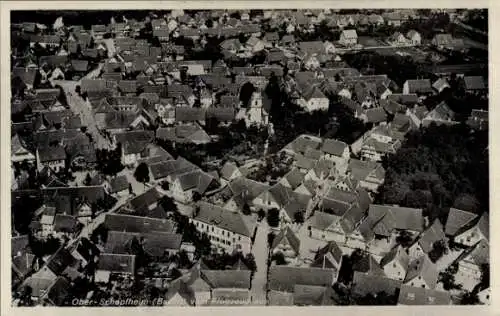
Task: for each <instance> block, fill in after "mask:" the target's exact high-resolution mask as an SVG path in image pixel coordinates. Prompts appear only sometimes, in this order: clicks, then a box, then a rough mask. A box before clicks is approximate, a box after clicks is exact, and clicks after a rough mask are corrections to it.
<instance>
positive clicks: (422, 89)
mask: <svg viewBox="0 0 500 316" xmlns="http://www.w3.org/2000/svg"><path fill="white" fill-rule="evenodd" d="M406 82H407V83H408V90H409V91H408V92H409V93H431V92H432V84H431V81H430V80H429V79H411V80H407V81H406Z"/></svg>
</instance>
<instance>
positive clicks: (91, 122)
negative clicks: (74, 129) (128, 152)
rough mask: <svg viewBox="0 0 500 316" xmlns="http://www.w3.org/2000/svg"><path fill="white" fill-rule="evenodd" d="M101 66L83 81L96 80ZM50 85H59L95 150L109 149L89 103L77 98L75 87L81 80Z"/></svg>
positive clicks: (108, 143)
mask: <svg viewBox="0 0 500 316" xmlns="http://www.w3.org/2000/svg"><path fill="white" fill-rule="evenodd" d="M103 66H104V64H99V66H98V67H97V68H95V69H93V70H92V71H90V72H89V73H88V74H87V75H85V77H84V78H85V79H91V78H92V79H93V78H96V77H97V75H98V74H99V73H100V72H101V69H102V67H103ZM52 84H54V85H60V86H61V87H62V88H63V90H64V93H65V94H66V99H67V100H68V104H69V107H70V109H71V111H72V112H73V113H74V114H77V115H80V119H81V121H82V126H85V127H87V131H88V132H89V133H90V134H91V135H92V137H93V140H94V143H95V146H96V148H101V149H102V148H104V149H111V148H112V146H111V143H110V141H109V140H108V139H106V138H105V137H104V136H103V135H102V134H101V133H100V132H99V129H98V128H97V124H96V121H95V117H94V114H93V112H92V106H91V105H90V103H89V102H87V101H85V100H84V99H82V98H81V97H79V96H78V95H77V94H76V92H75V88H76V86H78V85H80V84H81V80H80V81H69V80H53V81H52Z"/></svg>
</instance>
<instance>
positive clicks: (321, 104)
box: [307, 98, 329, 111]
mask: <svg viewBox="0 0 500 316" xmlns="http://www.w3.org/2000/svg"><path fill="white" fill-rule="evenodd" d="M328 107H329V101H328V98H312V99H310V100H309V101H307V109H308V110H309V111H315V110H328Z"/></svg>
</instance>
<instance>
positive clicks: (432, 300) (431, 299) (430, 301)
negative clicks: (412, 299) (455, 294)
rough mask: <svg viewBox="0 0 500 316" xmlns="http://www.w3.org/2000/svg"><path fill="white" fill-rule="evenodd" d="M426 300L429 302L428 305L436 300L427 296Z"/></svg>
mask: <svg viewBox="0 0 500 316" xmlns="http://www.w3.org/2000/svg"><path fill="white" fill-rule="evenodd" d="M427 300H428V301H429V303H434V301H435V300H436V298H435V297H434V296H429V297H428V298H427Z"/></svg>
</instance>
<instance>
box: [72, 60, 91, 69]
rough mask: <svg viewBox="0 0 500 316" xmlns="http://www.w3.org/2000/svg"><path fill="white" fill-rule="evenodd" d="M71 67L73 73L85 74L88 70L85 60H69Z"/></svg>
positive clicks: (87, 63)
mask: <svg viewBox="0 0 500 316" xmlns="http://www.w3.org/2000/svg"><path fill="white" fill-rule="evenodd" d="M71 67H73V70H74V71H78V72H86V71H87V70H88V68H89V62H88V61H87V60H77V59H73V60H71Z"/></svg>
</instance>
